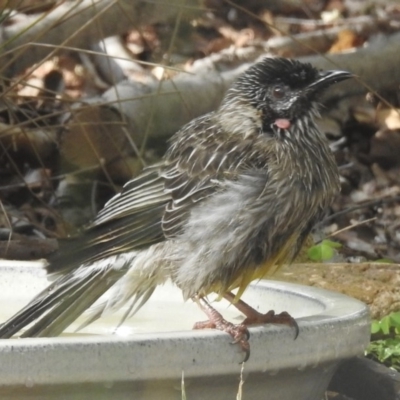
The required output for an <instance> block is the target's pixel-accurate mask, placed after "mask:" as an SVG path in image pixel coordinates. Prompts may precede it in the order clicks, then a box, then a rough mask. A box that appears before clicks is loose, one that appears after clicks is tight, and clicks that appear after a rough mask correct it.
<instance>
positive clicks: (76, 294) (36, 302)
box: [0, 265, 126, 338]
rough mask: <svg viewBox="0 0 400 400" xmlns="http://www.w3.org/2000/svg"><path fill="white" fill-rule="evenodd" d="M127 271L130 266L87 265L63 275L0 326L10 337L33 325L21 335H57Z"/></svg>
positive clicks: (0, 334) (2, 334)
mask: <svg viewBox="0 0 400 400" xmlns="http://www.w3.org/2000/svg"><path fill="white" fill-rule="evenodd" d="M124 273H126V269H115V268H112V265H109V268H107V269H106V270H105V269H104V268H94V267H92V268H85V269H83V271H74V272H72V273H70V274H68V275H65V276H62V277H60V278H59V279H57V280H56V281H55V282H53V283H52V284H51V285H50V286H49V287H48V288H47V289H45V290H44V291H43V292H41V293H40V294H39V295H38V296H36V297H35V299H33V300H32V301H31V302H30V303H29V304H28V305H27V306H26V307H24V308H23V309H22V310H21V311H20V312H19V313H18V314H16V315H15V316H13V317H12V318H11V319H9V320H8V321H7V322H5V323H4V324H3V325H2V326H0V338H10V337H11V336H13V335H15V334H16V333H17V332H19V331H20V330H21V329H23V328H25V327H26V326H28V325H30V324H31V323H32V322H33V325H32V326H31V327H30V328H28V329H27V330H26V331H25V332H24V333H23V334H22V335H21V337H43V336H46V337H48V336H57V335H59V334H60V333H62V332H63V330H64V329H65V328H67V327H68V326H69V325H70V324H71V323H72V322H73V321H74V320H75V319H77V318H78V317H79V316H80V315H81V314H82V313H83V312H84V311H85V310H86V309H87V308H89V307H90V306H91V305H92V304H93V303H94V302H95V301H96V300H97V299H98V298H99V297H101V295H102V294H104V293H105V292H106V291H107V290H108V289H109V288H110V287H111V286H112V285H114V284H115V282H116V281H117V280H118V279H119V278H121V276H123V274H124Z"/></svg>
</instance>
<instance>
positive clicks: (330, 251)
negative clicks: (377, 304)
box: [307, 240, 342, 261]
mask: <svg viewBox="0 0 400 400" xmlns="http://www.w3.org/2000/svg"><path fill="white" fill-rule="evenodd" d="M341 246H342V245H341V244H340V243H337V242H333V241H332V240H323V241H322V242H321V243H319V244H316V245H315V246H311V247H310V248H309V249H308V251H307V256H308V258H309V259H310V260H313V261H327V260H330V259H331V258H332V257H333V256H334V255H335V249H338V248H340V247H341Z"/></svg>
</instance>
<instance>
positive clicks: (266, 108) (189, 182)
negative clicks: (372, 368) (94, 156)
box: [0, 58, 350, 337]
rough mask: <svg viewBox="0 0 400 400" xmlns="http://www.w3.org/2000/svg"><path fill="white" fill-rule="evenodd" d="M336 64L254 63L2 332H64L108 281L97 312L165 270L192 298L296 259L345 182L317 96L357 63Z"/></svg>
mask: <svg viewBox="0 0 400 400" xmlns="http://www.w3.org/2000/svg"><path fill="white" fill-rule="evenodd" d="M339 72H340V71H339ZM324 74H325V75H324ZM330 74H331V75H329V73H320V72H318V71H317V70H316V69H315V68H313V67H312V66H311V65H309V64H302V63H299V62H297V61H291V60H286V59H269V58H267V59H264V60H263V61H261V62H260V63H258V64H256V65H254V66H253V67H251V68H250V69H249V70H248V71H246V72H245V73H244V74H243V75H242V76H241V77H239V79H238V80H237V81H236V83H235V84H234V85H233V86H232V88H231V89H230V90H229V91H228V92H227V94H226V96H225V99H224V101H223V103H222V104H221V106H220V108H219V109H218V110H217V111H216V112H212V113H209V114H207V115H204V116H202V117H200V118H197V119H195V120H193V121H192V122H190V123H189V124H188V125H186V126H185V127H184V128H182V129H181V130H180V131H179V132H177V133H176V134H175V135H174V136H173V137H172V139H171V140H170V147H169V150H168V151H167V153H166V155H165V157H164V158H163V160H162V161H161V162H160V163H159V164H157V165H154V166H152V167H150V168H148V169H146V170H145V171H144V172H143V173H142V174H141V175H140V176H138V177H137V178H135V179H133V180H132V181H130V182H128V183H127V184H126V185H125V186H124V188H123V190H122V192H121V193H120V194H118V195H116V196H115V197H114V198H112V199H111V200H110V201H109V202H108V203H107V204H106V206H105V207H104V209H103V210H102V211H100V213H99V214H98V216H97V217H96V219H95V220H94V221H93V222H92V224H91V225H90V226H89V227H87V229H86V232H85V234H84V236H83V237H82V238H80V239H78V240H72V241H69V242H66V243H65V245H64V246H61V254H56V255H55V256H53V257H51V258H50V259H49V265H48V267H47V270H48V272H49V273H50V274H54V275H57V276H59V277H58V278H57V279H56V280H55V281H54V282H53V283H52V284H51V285H50V286H49V288H47V289H46V290H44V291H43V292H42V293H41V294H39V295H38V296H37V297H36V298H35V299H33V300H32V302H31V303H30V304H28V305H27V306H26V307H25V308H24V309H23V310H21V311H20V312H19V313H18V314H16V315H15V316H14V317H12V318H11V319H10V320H9V321H7V322H6V323H5V324H4V325H3V326H1V327H0V337H10V336H12V335H14V334H15V333H18V332H19V331H20V330H21V329H23V328H25V327H26V326H27V325H29V324H31V323H32V322H33V324H32V325H31V326H30V327H29V328H28V329H27V330H26V331H25V332H24V333H23V334H22V336H54V335H58V334H60V333H61V332H62V331H63V330H64V329H65V328H66V327H67V326H68V325H70V324H71V323H72V322H73V321H74V320H75V319H76V318H78V317H79V316H80V315H81V314H82V313H83V312H84V311H85V310H87V309H88V308H89V307H90V306H92V305H93V303H94V302H95V301H96V300H97V299H98V298H99V297H100V296H101V295H102V294H103V293H105V292H106V291H107V290H109V289H110V296H109V298H108V300H106V301H105V302H103V303H101V304H97V305H95V306H94V307H92V308H91V312H90V314H89V319H88V321H89V322H92V321H93V320H95V319H97V318H98V317H100V316H101V315H102V314H103V313H104V312H110V311H114V310H116V309H118V308H120V307H122V306H123V305H125V304H127V303H128V304H130V307H129V308H128V311H127V313H126V316H128V315H129V314H132V313H133V312H135V311H136V310H137V309H138V308H140V307H141V306H142V305H143V304H144V303H145V302H146V301H147V300H148V298H149V297H150V296H151V294H152V293H153V291H154V289H155V288H156V286H157V285H159V284H162V283H163V282H165V280H167V279H168V278H170V279H172V281H173V282H174V283H175V284H176V285H177V286H178V287H179V288H180V289H181V290H182V292H183V295H184V298H185V299H188V298H193V297H194V296H206V295H208V294H210V293H212V292H215V293H217V294H219V295H221V296H222V295H224V293H226V292H229V291H231V290H232V289H235V288H238V292H237V298H239V297H240V296H241V294H242V293H243V291H244V290H245V289H246V287H247V286H248V284H249V283H250V282H251V281H252V280H254V279H257V278H261V277H262V276H264V275H265V274H270V273H272V272H273V271H274V270H275V269H276V268H278V267H279V266H280V265H282V264H283V263H286V262H291V261H292V260H293V258H294V257H295V256H296V254H297V253H298V251H299V250H300V248H301V246H302V244H303V242H304V240H305V239H306V237H307V236H308V234H309V233H310V231H311V229H312V227H313V225H314V224H315V222H316V221H318V220H319V219H320V217H321V215H322V213H323V212H324V210H325V209H326V207H328V206H329V205H330V204H331V202H332V200H333V198H334V196H335V194H336V193H337V192H338V190H339V175H338V171H337V167H336V164H335V161H334V158H333V155H332V153H331V151H330V150H329V146H328V142H327V140H326V138H325V137H324V135H323V134H321V132H320V131H319V130H318V128H317V126H316V124H315V122H314V117H315V116H316V115H317V114H318V105H317V103H316V98H315V97H316V95H317V94H318V93H319V91H320V90H321V89H324V88H325V87H328V86H329V85H330V84H332V83H334V82H335V80H337V81H340V80H342V79H346V78H348V77H350V74H348V75H347V76H346V75H345V73H344V72H341V74H342V75H340V74H339V73H338V74H337V76H335V72H330ZM324 79H326V82H324ZM315 82H320V83H319V86H318V87H315ZM278 119H284V120H285V121H288V127H287V129H282V128H280V127H279V126H278V125H277V124H276V121H277V120H278Z"/></svg>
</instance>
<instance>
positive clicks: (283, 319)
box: [224, 293, 299, 339]
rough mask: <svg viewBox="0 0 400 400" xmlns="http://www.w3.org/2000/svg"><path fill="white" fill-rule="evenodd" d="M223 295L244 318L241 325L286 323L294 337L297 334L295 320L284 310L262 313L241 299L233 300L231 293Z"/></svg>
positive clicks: (297, 329)
mask: <svg viewBox="0 0 400 400" xmlns="http://www.w3.org/2000/svg"><path fill="white" fill-rule="evenodd" d="M224 297H225V298H226V299H227V300H229V301H230V302H231V303H232V304H233V305H234V306H235V307H236V308H237V309H238V310H239V311H240V312H242V313H243V314H244V315H245V316H246V319H245V320H244V321H243V322H242V324H243V325H245V326H248V325H257V324H281V325H288V326H290V327H292V328H294V330H295V337H294V338H295V339H296V338H297V336H298V335H299V325H298V324H297V322H296V320H295V319H294V318H293V317H292V316H291V315H290V314H289V313H287V312H286V311H283V312H281V313H280V314H275V311H273V310H270V311H268V312H267V313H265V314H262V313H260V312H258V311H257V310H255V309H254V308H253V307H250V306H249V305H248V304H247V303H245V302H244V301H243V300H238V301H237V302H235V301H234V300H235V295H234V294H232V293H226V294H225V295H224Z"/></svg>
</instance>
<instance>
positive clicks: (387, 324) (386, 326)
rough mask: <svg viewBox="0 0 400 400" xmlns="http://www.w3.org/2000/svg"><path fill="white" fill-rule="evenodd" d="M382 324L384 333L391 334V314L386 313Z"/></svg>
mask: <svg viewBox="0 0 400 400" xmlns="http://www.w3.org/2000/svg"><path fill="white" fill-rule="evenodd" d="M380 326H381V330H382V333H383V334H384V335H389V333H390V317H389V315H386V316H385V317H383V318H382V319H381V321H380Z"/></svg>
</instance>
